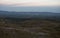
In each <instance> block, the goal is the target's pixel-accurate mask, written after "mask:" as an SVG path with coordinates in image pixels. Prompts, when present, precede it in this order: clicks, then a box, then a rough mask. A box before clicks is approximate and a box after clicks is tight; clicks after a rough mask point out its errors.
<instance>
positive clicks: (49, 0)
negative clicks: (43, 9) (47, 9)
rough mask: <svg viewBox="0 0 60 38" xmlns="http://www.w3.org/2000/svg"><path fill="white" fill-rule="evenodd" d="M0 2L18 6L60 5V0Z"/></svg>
mask: <svg viewBox="0 0 60 38" xmlns="http://www.w3.org/2000/svg"><path fill="white" fill-rule="evenodd" d="M0 4H6V5H17V6H56V5H58V6H59V5H60V0H0Z"/></svg>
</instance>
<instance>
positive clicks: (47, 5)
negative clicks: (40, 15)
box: [0, 0, 60, 12]
mask: <svg viewBox="0 0 60 38" xmlns="http://www.w3.org/2000/svg"><path fill="white" fill-rule="evenodd" d="M59 6H60V0H0V10H4V9H5V10H12V8H13V10H12V11H25V10H24V9H26V11H28V10H29V11H32V10H33V11H38V9H39V11H40V10H41V9H42V10H41V11H44V9H45V10H46V11H48V9H49V10H50V11H51V12H52V10H53V11H57V12H58V10H59V8H60V7H59ZM21 7H22V8H21ZM35 7H36V8H35ZM19 8H21V9H22V10H21V9H20V10H19ZM35 9H36V10H35ZM59 12H60V11H59Z"/></svg>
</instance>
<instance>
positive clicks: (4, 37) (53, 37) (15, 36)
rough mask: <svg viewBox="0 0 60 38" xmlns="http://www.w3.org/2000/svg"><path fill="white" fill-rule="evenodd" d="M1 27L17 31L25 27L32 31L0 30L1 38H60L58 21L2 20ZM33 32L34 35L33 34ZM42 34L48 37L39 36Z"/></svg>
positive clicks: (0, 21) (0, 20)
mask: <svg viewBox="0 0 60 38" xmlns="http://www.w3.org/2000/svg"><path fill="white" fill-rule="evenodd" d="M0 27H12V28H16V29H18V28H19V29H20V28H21V27H23V28H24V29H28V30H29V31H30V32H27V31H21V30H16V29H10V30H8V29H3V28H0V38H39V37H40V38H42V37H43V38H60V22H57V21H49V20H25V21H19V22H13V21H9V20H6V19H0ZM22 30H23V29H22ZM33 30H34V31H33ZM32 31H33V32H34V33H31V32H32ZM41 32H42V33H45V34H47V35H38V33H41Z"/></svg>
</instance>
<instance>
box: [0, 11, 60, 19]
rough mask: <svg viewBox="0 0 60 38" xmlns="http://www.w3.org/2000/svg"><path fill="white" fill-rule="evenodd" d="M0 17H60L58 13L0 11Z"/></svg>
mask: <svg viewBox="0 0 60 38" xmlns="http://www.w3.org/2000/svg"><path fill="white" fill-rule="evenodd" d="M0 17H14V18H44V19H46V18H48V19H60V13H52V12H9V11H0Z"/></svg>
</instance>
